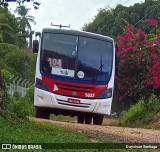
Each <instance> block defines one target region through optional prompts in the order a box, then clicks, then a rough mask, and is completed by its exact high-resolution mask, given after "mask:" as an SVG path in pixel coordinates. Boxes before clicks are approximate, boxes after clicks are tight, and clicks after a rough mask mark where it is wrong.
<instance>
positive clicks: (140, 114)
mask: <svg viewBox="0 0 160 152" xmlns="http://www.w3.org/2000/svg"><path fill="white" fill-rule="evenodd" d="M159 112H160V97H158V96H156V95H154V94H152V95H151V96H150V98H148V99H141V100H140V101H139V102H138V103H137V104H136V105H134V106H132V107H131V108H130V109H129V110H128V111H125V112H122V114H121V116H120V125H122V126H130V127H144V126H149V125H150V124H151V123H152V120H153V118H154V116H155V115H156V114H157V113H159Z"/></svg>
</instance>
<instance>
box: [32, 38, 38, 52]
mask: <svg viewBox="0 0 160 152" xmlns="http://www.w3.org/2000/svg"><path fill="white" fill-rule="evenodd" d="M38 49H39V42H38V40H33V53H38Z"/></svg>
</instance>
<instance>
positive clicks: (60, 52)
mask: <svg viewBox="0 0 160 152" xmlns="http://www.w3.org/2000/svg"><path fill="white" fill-rule="evenodd" d="M112 62H113V43H112V42H108V41H104V40H99V39H93V38H90V37H82V36H75V35H67V34H53V33H44V34H43V38H42V46H41V61H40V70H41V72H42V73H44V74H49V75H57V76H61V77H69V78H73V79H80V80H88V81H96V82H97V81H98V82H106V81H109V79H110V77H111V72H112Z"/></svg>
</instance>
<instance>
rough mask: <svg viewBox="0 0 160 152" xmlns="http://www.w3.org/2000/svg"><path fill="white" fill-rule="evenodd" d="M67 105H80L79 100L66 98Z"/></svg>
mask: <svg viewBox="0 0 160 152" xmlns="http://www.w3.org/2000/svg"><path fill="white" fill-rule="evenodd" d="M68 102H69V103H75V104H80V100H77V99H71V98H68Z"/></svg>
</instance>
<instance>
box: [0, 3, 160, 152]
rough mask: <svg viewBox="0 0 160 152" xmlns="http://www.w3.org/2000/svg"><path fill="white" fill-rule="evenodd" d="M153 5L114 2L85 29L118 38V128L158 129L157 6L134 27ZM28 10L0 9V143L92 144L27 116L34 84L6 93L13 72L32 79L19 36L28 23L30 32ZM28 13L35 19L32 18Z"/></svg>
mask: <svg viewBox="0 0 160 152" xmlns="http://www.w3.org/2000/svg"><path fill="white" fill-rule="evenodd" d="M157 4H158V1H152V0H146V1H145V3H142V4H135V5H134V6H133V7H124V6H122V5H118V6H117V7H116V8H115V9H109V10H107V9H101V10H100V11H99V13H98V14H97V16H96V17H95V19H94V20H93V22H91V23H89V24H87V25H85V26H84V27H83V29H84V30H86V31H90V32H95V33H100V34H104V35H109V36H113V37H114V38H116V39H117V42H118V48H119V53H118V54H119V61H120V62H119V70H118V76H117V77H116V83H117V84H116V85H117V87H116V98H115V99H116V100H114V104H113V112H115V111H116V112H117V113H118V115H119V116H120V118H119V125H121V126H127V127H145V128H156V129H160V51H159V50H160V28H159V27H160V21H159V18H158V17H159V14H158V12H160V11H159V10H160V6H159V5H158V6H157V11H156V12H152V13H150V14H149V15H148V16H146V18H144V20H142V22H140V23H138V24H137V25H136V28H135V27H133V26H132V25H135V23H136V22H135V21H138V20H139V19H141V18H142V17H143V16H144V14H148V12H150V11H151V10H152V9H153V8H154V7H155V6H156V5H157ZM22 8H23V9H24V10H25V8H24V7H19V8H18V9H17V10H18V11H19V12H20V11H21V10H20V9H22ZM146 8H147V9H146ZM26 10H27V12H26V14H21V16H23V20H20V17H19V18H15V16H14V15H12V14H11V13H10V12H9V11H8V9H7V8H1V7H0V31H1V32H0V132H1V134H0V142H1V143H4V142H8V143H9V142H17V143H18V142H27V143H28V142H31V143H38V142H39V143H42V142H43V143H53V142H55V143H60V142H62V143H63V142H64V143H67V142H73V143H75V142H77V143H79V142H82V143H87V142H88V143H91V142H92V141H91V138H89V137H87V136H85V135H82V134H81V133H77V132H76V133H75V132H74V131H72V130H69V129H64V128H61V127H56V126H53V125H48V124H38V123H34V122H30V121H29V119H28V117H29V116H33V115H34V106H33V93H34V87H33V86H31V87H30V88H29V89H28V92H27V94H26V96H25V97H24V98H22V97H19V95H18V94H15V95H14V96H10V95H8V94H7V93H6V92H7V87H5V85H6V86H7V85H8V84H9V83H10V81H9V80H10V78H11V77H12V76H18V77H21V78H23V79H27V80H30V81H32V82H33V81H34V73H35V72H34V71H35V60H36V57H35V56H34V55H33V54H32V53H30V52H29V50H28V49H26V47H27V46H28V44H27V41H26V39H25V38H24V37H18V36H17V35H18V34H19V33H23V34H26V33H27V32H28V31H25V29H26V27H28V28H29V30H30V31H31V26H30V24H29V22H28V20H27V13H28V11H29V9H27V8H26ZM128 14H130V16H128ZM19 15H20V13H19ZM29 17H31V19H32V21H33V22H34V17H32V16H29ZM34 23H35V22H34ZM142 29H143V30H142ZM108 31H109V33H108ZM2 75H3V78H2ZM122 111H123V112H122ZM59 119H60V120H63V119H65V118H64V117H63V118H62V117H59ZM73 120H74V119H73ZM116 124H117V122H116ZM17 126H18V127H17ZM62 151H63V150H62ZM65 151H66V150H65ZM68 151H70V150H68ZM85 151H86V150H85ZM89 151H90V150H89ZM107 151H108V150H107ZM111 151H113V150H111ZM117 151H119V150H117Z"/></svg>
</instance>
